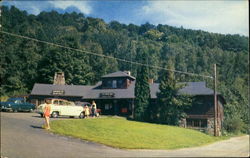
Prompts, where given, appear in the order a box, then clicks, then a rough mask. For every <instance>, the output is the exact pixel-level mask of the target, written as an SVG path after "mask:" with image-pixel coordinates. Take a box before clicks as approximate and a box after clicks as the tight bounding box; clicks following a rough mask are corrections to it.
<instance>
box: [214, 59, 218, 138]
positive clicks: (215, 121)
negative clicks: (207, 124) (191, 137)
mask: <svg viewBox="0 0 250 158" xmlns="http://www.w3.org/2000/svg"><path fill="white" fill-rule="evenodd" d="M216 80H217V79H216V64H214V136H218V131H217V119H218V118H217V113H218V111H217V110H218V109H217V94H216V88H217V84H216Z"/></svg>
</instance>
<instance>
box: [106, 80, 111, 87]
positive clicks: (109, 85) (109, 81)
mask: <svg viewBox="0 0 250 158" xmlns="http://www.w3.org/2000/svg"><path fill="white" fill-rule="evenodd" d="M107 87H108V88H111V87H112V81H111V80H108V81H107Z"/></svg>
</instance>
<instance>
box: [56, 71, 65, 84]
mask: <svg viewBox="0 0 250 158" xmlns="http://www.w3.org/2000/svg"><path fill="white" fill-rule="evenodd" d="M53 84H54V85H65V77H64V73H63V72H56V73H55V76H54V83H53Z"/></svg>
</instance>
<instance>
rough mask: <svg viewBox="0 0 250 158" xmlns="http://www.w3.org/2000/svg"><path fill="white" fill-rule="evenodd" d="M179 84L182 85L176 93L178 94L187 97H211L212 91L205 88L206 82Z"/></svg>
mask: <svg viewBox="0 0 250 158" xmlns="http://www.w3.org/2000/svg"><path fill="white" fill-rule="evenodd" d="M179 84H184V87H183V88H181V89H180V90H179V91H178V92H179V93H180V94H188V95H213V94H214V91H213V90H212V89H210V88H207V87H206V82H183V83H179Z"/></svg>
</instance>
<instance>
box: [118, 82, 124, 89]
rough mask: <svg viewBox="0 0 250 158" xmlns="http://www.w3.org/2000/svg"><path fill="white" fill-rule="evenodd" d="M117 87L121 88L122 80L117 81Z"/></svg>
mask: <svg viewBox="0 0 250 158" xmlns="http://www.w3.org/2000/svg"><path fill="white" fill-rule="evenodd" d="M117 87H118V88H123V81H122V80H118V81H117Z"/></svg>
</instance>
